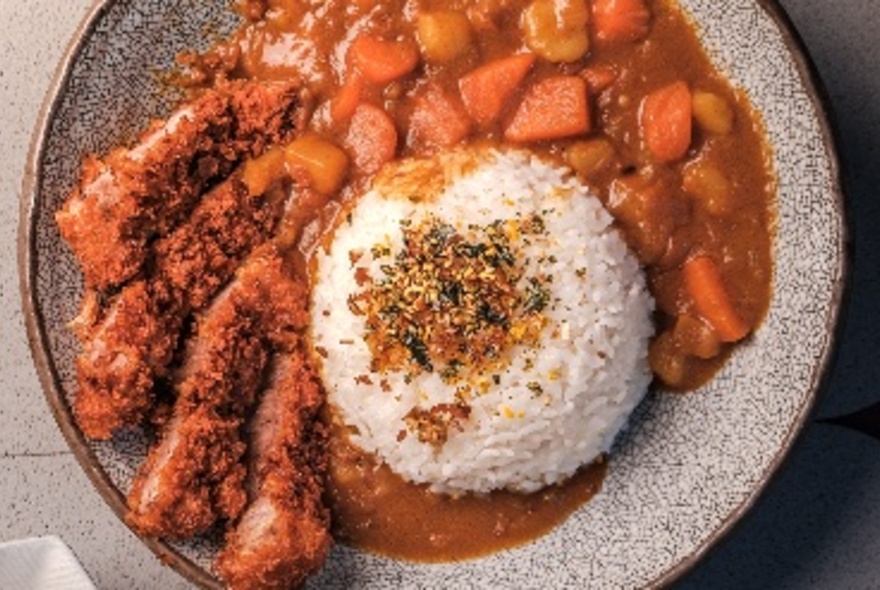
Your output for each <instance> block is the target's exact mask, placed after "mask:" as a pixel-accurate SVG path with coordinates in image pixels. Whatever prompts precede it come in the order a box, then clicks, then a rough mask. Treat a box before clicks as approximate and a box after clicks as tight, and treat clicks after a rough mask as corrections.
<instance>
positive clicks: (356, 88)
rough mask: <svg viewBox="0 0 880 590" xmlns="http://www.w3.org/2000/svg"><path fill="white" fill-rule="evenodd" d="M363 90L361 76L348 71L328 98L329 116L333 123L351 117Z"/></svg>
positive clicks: (341, 121)
mask: <svg viewBox="0 0 880 590" xmlns="http://www.w3.org/2000/svg"><path fill="white" fill-rule="evenodd" d="M363 91H364V79H363V76H362V75H361V74H360V73H359V72H356V71H354V72H350V73H349V75H348V76H346V78H345V82H343V84H342V86H341V87H340V88H339V90H338V91H337V93H336V95H335V96H334V97H333V98H332V99H331V100H330V118H331V119H333V122H334V123H337V124H338V123H343V122H345V121H348V120H349V119H351V116H352V115H353V114H354V111H355V109H356V108H357V106H358V105H359V104H360V102H361V95H362V94H363Z"/></svg>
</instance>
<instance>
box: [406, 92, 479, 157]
mask: <svg viewBox="0 0 880 590" xmlns="http://www.w3.org/2000/svg"><path fill="white" fill-rule="evenodd" d="M457 99H458V97H452V96H449V95H447V94H446V93H444V92H443V91H442V90H440V89H439V88H434V87H431V88H429V89H428V90H427V91H426V92H424V93H422V94H420V95H418V96H417V97H416V98H415V99H414V107H413V112H412V116H411V117H410V120H409V137H408V139H409V143H410V144H411V145H412V144H419V145H427V146H430V147H450V146H453V145H455V144H457V143H458V142H460V141H461V140H462V139H464V138H465V137H467V135H468V134H469V133H470V131H471V121H470V119H469V118H468V116H467V113H465V112H464V109H463V108H462V106H461V103H459V102H458V100H457Z"/></svg>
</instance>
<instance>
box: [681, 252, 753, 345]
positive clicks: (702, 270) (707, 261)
mask: <svg viewBox="0 0 880 590" xmlns="http://www.w3.org/2000/svg"><path fill="white" fill-rule="evenodd" d="M684 283H685V288H686V289H687V292H688V293H689V294H690V296H691V297H692V298H693V300H694V306H695V307H696V309H697V312H699V314H700V315H701V316H702V317H703V319H705V320H706V321H707V322H708V323H709V324H710V325H711V326H712V327H713V328H715V331H716V332H718V337H719V338H720V339H721V341H722V342H736V341H737V340H741V339H743V338H744V337H745V336H746V334H748V333H749V331H750V328H749V325H748V324H746V322H745V321H744V320H743V319H742V317H740V315H739V314H738V313H737V312H736V309H734V307H733V303H732V302H731V300H730V295H729V294H728V292H727V289H726V288H725V286H724V282H723V280H722V278H721V272H720V271H719V270H718V267H717V266H716V265H715V262H714V261H713V260H712V259H711V258H709V257H708V256H696V257H694V258H691V259H690V260H688V261H687V262H685V264H684Z"/></svg>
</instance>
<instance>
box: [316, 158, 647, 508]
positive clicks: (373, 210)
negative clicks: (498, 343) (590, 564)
mask: <svg viewBox="0 0 880 590" xmlns="http://www.w3.org/2000/svg"><path fill="white" fill-rule="evenodd" d="M391 166H392V168H390V169H388V170H386V171H384V173H383V174H380V176H379V178H377V180H376V181H375V183H374V185H373V188H372V189H371V190H369V191H368V192H366V193H365V194H363V195H362V196H361V197H360V198H359V199H358V201H357V202H356V203H355V204H354V206H353V207H352V209H351V211H350V213H349V214H348V215H347V217H346V220H344V221H342V222H341V223H340V224H339V226H338V227H337V229H336V230H335V233H334V235H333V237H332V240H331V241H330V242H329V244H328V245H326V246H325V247H323V248H321V249H320V250H319V252H318V253H317V254H316V272H315V275H314V278H315V280H314V283H313V293H312V303H311V326H312V327H311V339H312V345H313V348H314V350H315V351H316V353H315V358H316V361H317V364H318V366H319V371H320V376H321V378H322V380H323V383H324V386H325V387H326V390H327V393H328V399H329V402H330V403H331V404H332V406H333V407H334V408H335V409H336V411H337V415H338V416H339V417H340V418H341V420H342V421H344V422H345V423H346V425H347V426H349V427H350V430H351V431H352V433H353V434H352V436H351V440H352V442H353V443H355V444H356V445H358V446H359V447H361V448H363V449H364V450H366V451H368V452H370V453H373V454H375V455H376V456H378V457H379V458H380V459H381V460H383V461H384V462H386V463H387V464H388V465H389V466H390V467H391V469H392V470H394V471H395V472H396V473H397V474H399V475H400V476H402V477H404V478H405V479H407V480H409V481H412V482H416V483H427V484H430V489H431V490H432V491H435V492H442V493H449V494H459V493H462V492H489V491H491V490H495V489H501V488H505V489H509V490H515V491H521V492H532V491H535V490H538V489H540V488H541V487H544V486H546V485H549V484H554V483H558V482H561V481H563V480H565V479H566V478H568V477H569V476H571V475H573V474H574V473H575V471H577V469H578V468H579V467H581V466H583V465H585V464H588V463H590V462H592V461H594V460H595V459H596V458H597V457H599V456H600V455H601V454H603V453H606V452H607V451H608V450H609V449H610V447H611V445H612V443H613V441H614V438H615V436H616V435H617V433H618V432H619V431H620V429H621V428H622V427H623V426H624V425H625V423H626V420H627V417H628V416H629V414H630V412H631V411H632V410H633V409H634V408H635V406H636V405H637V404H638V403H639V401H640V400H641V399H642V397H643V396H644V394H645V392H646V390H647V387H648V384H649V382H650V379H651V373H650V370H649V368H648V363H647V349H648V340H649V338H650V336H651V334H652V331H653V328H652V323H651V317H650V316H651V312H652V309H653V300H652V299H651V297H650V295H649V294H648V292H647V290H646V287H645V279H644V275H643V273H642V270H641V269H640V267H639V265H638V263H637V261H636V259H635V258H634V256H633V255H632V254H631V253H630V252H629V250H628V249H627V247H626V245H625V244H624V242H623V240H622V238H621V237H620V236H619V235H618V233H617V231H616V230H614V229H613V228H612V226H611V224H612V219H611V216H610V215H609V214H608V213H607V212H606V211H605V209H604V208H603V207H602V204H601V203H600V201H599V200H598V199H597V198H596V197H595V196H593V195H592V194H591V193H590V192H589V190H588V189H587V188H586V187H585V186H583V185H582V184H581V183H579V182H578V181H577V180H576V179H574V178H573V177H572V175H571V174H570V172H569V171H568V170H567V169H563V168H558V167H554V166H553V165H551V164H549V163H547V162H545V161H543V160H541V159H539V158H538V157H536V156H534V155H531V154H529V153H526V152H522V151H505V152H500V151H496V150H491V149H483V150H472V151H458V152H453V153H449V154H444V155H438V156H435V158H433V159H431V160H421V161H413V160H411V161H404V162H401V163H397V164H392V165H391ZM412 195H422V196H425V195H430V197H431V198H422V199H419V200H417V199H412V198H410V197H412ZM414 201H418V202H414ZM532 214H539V215H541V216H542V218H543V220H544V224H545V227H546V230H547V235H542V236H539V237H537V238H534V239H531V240H528V242H529V244H523V245H522V250H521V254H522V255H524V258H522V260H525V262H523V264H525V267H526V273H525V276H524V277H523V280H525V278H526V276H529V275H530V273H537V272H541V273H545V274H551V275H552V276H553V281H552V283H551V284H550V288H551V298H550V300H551V304H550V305H549V306H548V307H547V308H546V309H545V311H544V313H545V314H546V316H547V318H548V320H549V322H548V323H547V325H546V326H545V327H544V328H543V330H542V332H541V336H540V344H539V346H538V347H537V348H536V347H528V346H523V345H515V346H513V347H512V348H510V349H509V350H508V351H507V354H508V355H509V357H510V358H509V359H507V361H508V362H509V364H508V365H507V366H506V368H505V369H504V370H503V371H502V372H501V374H500V376H499V377H500V379H498V380H497V383H496V382H494V380H493V382H491V383H490V384H489V386H488V388H487V389H484V393H481V394H480V395H478V396H475V397H474V399H472V400H471V401H470V406H471V413H470V416H469V417H468V419H467V420H466V421H465V422H464V423H463V424H462V425H461V427H460V428H451V429H450V431H449V438H448V440H447V441H446V442H445V444H443V445H442V446H436V445H431V444H427V443H424V442H420V441H419V439H418V437H417V436H414V435H412V434H410V435H408V436H406V437H403V439H402V440H401V438H402V437H401V436H400V433H401V431H402V430H403V429H405V428H406V425H405V416H407V414H408V413H409V412H410V411H411V410H412V409H413V408H414V407H418V408H424V409H428V408H431V407H432V406H435V405H437V404H450V403H455V389H456V387H455V385H450V384H447V383H444V381H443V380H442V379H441V378H440V376H439V375H438V374H437V371H434V372H430V373H428V372H421V373H419V374H417V375H415V376H414V377H412V376H410V377H409V378H407V376H406V375H405V373H404V372H387V373H386V374H382V375H377V374H375V373H372V372H371V370H370V367H371V352H370V349H369V348H368V346H367V344H366V342H365V340H364V335H365V330H366V324H365V319H364V317H362V316H358V315H355V314H354V313H353V312H352V311H351V310H350V309H349V305H348V300H349V296H351V295H353V294H355V293H358V292H360V291H362V290H363V287H362V286H359V285H358V282H357V281H356V279H355V276H354V275H355V272H354V270H353V267H354V266H355V263H354V262H353V261H352V259H351V258H350V252H356V251H364V250H366V253H365V254H364V255H363V257H362V258H361V259H359V260H358V261H357V265H358V266H365V267H367V268H368V270H369V273H370V275H371V276H373V277H377V276H381V270H380V268H379V267H380V266H381V264H382V263H385V264H387V258H385V259H383V260H374V259H373V257H372V254H371V253H370V248H371V247H372V246H374V245H376V244H389V243H390V244H391V246H392V251H393V252H397V251H398V250H399V249H400V248H401V245H402V239H401V235H402V232H401V220H405V219H411V220H413V223H418V220H421V219H424V218H425V217H426V216H427V215H432V216H434V217H435V218H440V219H442V220H444V221H445V222H447V223H449V224H451V225H453V226H455V227H457V228H459V231H460V232H462V233H464V234H466V233H467V227H468V225H469V224H479V225H488V224H491V223H492V222H493V221H496V220H498V219H504V220H509V219H514V218H515V217H517V216H518V218H520V219H521V218H523V217H525V216H528V215H532ZM539 259H540V260H541V262H538V261H539ZM363 375H368V376H369V377H370V379H369V380H365V379H363V377H362V376H363ZM382 380H384V387H382V386H380V381H382ZM365 381H369V383H366V382H365ZM407 381H409V383H407ZM535 384H537V385H538V387H536V386H535ZM388 385H390V388H389V387H388ZM536 391H540V395H536Z"/></svg>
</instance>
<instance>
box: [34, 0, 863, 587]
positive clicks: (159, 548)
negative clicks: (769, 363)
mask: <svg viewBox="0 0 880 590" xmlns="http://www.w3.org/2000/svg"><path fill="white" fill-rule="evenodd" d="M115 2H116V0H94V2H93V4H92V6H91V7H90V8H89V10H88V12H87V14H86V16H85V17H84V19H83V20H82V22H81V23H80V25H79V27H78V29H77V30H76V32H75V33H74V35H73V37H72V39H71V41H70V43H69V45H68V47H67V49H66V50H65V52H64V56H63V58H62V59H61V61H60V62H59V64H58V66H57V67H56V70H55V73H54V75H53V78H52V82H51V84H50V86H49V89H48V91H47V93H46V97H45V99H44V101H43V105H42V107H41V109H40V112H39V115H38V117H37V123H36V126H35V127H34V131H33V133H32V136H31V144H30V148H29V151H28V156H27V160H26V167H25V172H24V178H23V182H22V194H21V199H20V208H19V209H20V210H19V227H18V236H17V242H18V270H19V287H20V292H21V299H22V307H23V312H24V320H25V326H26V329H27V336H28V342H29V345H30V349H31V355H32V357H33V361H34V365H35V367H36V369H37V374H38V376H39V379H40V383H41V385H42V388H43V392H44V394H45V396H46V400H47V402H48V403H49V406H50V408H51V410H52V414H53V416H54V417H55V421H56V422H57V424H58V427H59V428H60V430H61V432H62V434H63V435H64V438H65V439H66V441H67V443H68V445H69V446H70V448H71V450H72V451H73V453H74V456H75V457H76V459H77V461H78V462H79V464H80V466H81V467H82V468H83V470H84V471H85V472H86V475H87V476H88V477H89V479H90V480H91V482H92V484H93V485H94V486H95V488H96V489H97V490H98V493H99V494H100V495H101V497H102V498H103V499H104V501H105V502H106V503H107V505H108V506H109V507H110V508H111V509H112V510H113V512H114V513H115V514H116V516H117V517H118V518H119V519H120V520H121V521H122V522H123V523H125V513H126V505H125V499H124V498H123V496H122V494H121V493H120V492H119V490H118V489H117V488H116V486H115V485H114V484H113V482H112V481H111V480H110V478H109V476H108V475H107V474H106V472H105V471H104V470H103V469H101V468H100V466H99V463H98V461H97V457H96V456H95V454H94V453H93V451H92V450H91V448H90V447H89V445H88V443H87V441H86V439H85V437H84V436H83V434H82V432H81V431H80V430H79V427H78V426H76V424H75V423H74V421H73V418H72V416H73V414H72V411H71V408H70V406H69V404H68V403H67V399H66V397H65V395H64V394H63V392H62V390H61V385H60V379H59V377H58V372H57V370H56V368H55V364H54V361H53V359H52V358H51V356H50V355H49V354H48V350H49V346H48V342H47V335H46V332H45V326H44V323H43V317H42V314H41V313H40V311H39V307H38V305H37V301H36V293H35V291H34V289H33V286H34V283H35V267H34V266H33V262H34V260H35V259H36V243H35V233H36V232H35V225H36V216H35V209H36V199H37V196H38V195H39V189H40V185H41V182H40V172H41V169H42V160H43V156H44V153H45V141H44V140H45V137H46V133H47V131H48V129H49V127H50V125H51V122H52V120H53V119H54V116H55V114H56V110H57V97H58V96H59V95H60V93H61V92H62V91H63V89H64V88H65V87H66V86H67V83H68V80H69V77H70V73H71V70H72V67H73V64H74V63H75V61H76V59H77V57H78V56H79V54H80V52H81V51H82V49H83V47H84V46H85V44H86V41H87V40H88V38H89V37H90V35H91V34H92V32H93V31H94V29H95V27H96V26H97V23H98V22H99V21H100V19H101V17H102V16H104V14H105V13H106V12H107V11H108V10H109V8H110V7H111V6H112V5H113V4H114V3H115ZM757 2H758V4H759V5H760V6H761V8H763V9H764V10H765V12H766V13H767V14H768V15H769V16H770V17H771V18H772V19H773V21H774V23H775V24H776V26H777V29H778V30H779V32H780V34H781V35H782V38H783V41H784V42H785V44H786V46H787V47H788V49H789V50H790V54H791V56H792V58H793V59H794V61H795V64H796V66H797V69H798V72H799V74H800V76H801V81H802V83H803V85H804V87H805V89H806V91H807V93H808V95H809V96H810V98H811V100H812V103H813V106H814V109H815V112H816V116H817V118H818V121H819V126H820V129H821V131H822V136H823V143H824V147H825V151H826V154H827V157H828V162H829V165H830V167H831V176H832V183H833V194H834V197H835V204H836V208H837V210H838V212H839V213H840V216H841V219H843V224H842V226H841V240H840V244H839V248H840V250H839V254H840V258H839V259H840V261H841V264H840V266H839V267H838V269H837V276H836V279H835V282H834V288H833V292H832V305H831V308H830V310H829V313H828V316H827V318H826V326H827V328H828V333H829V335H830V340H829V342H828V346H827V347H826V349H825V351H824V354H823V357H822V359H821V361H820V362H819V363H818V364H817V366H816V367H815V368H814V370H813V374H812V376H811V382H812V384H813V391H814V394H813V395H812V396H811V397H810V399H809V400H807V402H806V403H805V404H804V405H803V406H802V408H801V413H800V416H799V417H798V419H797V421H796V422H795V423H794V424H793V425H792V427H791V428H790V430H789V432H788V433H787V434H786V437H785V440H784V443H783V445H782V447H781V448H780V450H779V452H778V453H777V454H776V455H775V457H774V458H773V460H772V461H771V463H770V464H769V465H768V467H767V468H766V469H765V471H764V473H763V474H762V477H761V481H760V483H759V485H758V486H756V487H755V488H753V490H752V492H751V493H750V494H749V496H748V497H747V498H746V499H745V500H744V501H743V502H742V503H741V504H740V505H739V506H738V507H737V508H736V509H735V510H734V511H733V512H731V513H730V514H729V515H728V516H727V518H725V520H724V521H723V522H722V523H721V525H719V527H718V528H717V529H715V531H713V532H712V533H711V534H710V535H709V537H708V538H707V539H706V541H705V542H704V543H703V545H702V546H701V547H699V548H698V549H697V550H696V551H695V552H693V553H692V554H691V555H689V556H687V557H686V558H684V559H683V560H682V561H680V562H679V563H678V564H677V565H675V566H674V567H673V568H671V569H669V570H667V571H666V572H664V573H663V574H661V575H660V576H659V577H658V578H657V579H655V580H654V581H653V582H651V583H650V584H649V587H651V588H665V587H668V586H670V585H672V584H673V583H675V582H676V581H679V580H680V579H681V578H682V577H683V576H685V574H687V573H689V572H690V571H691V570H692V569H693V568H694V566H695V565H696V564H697V563H698V562H700V561H701V560H703V559H704V558H705V557H706V556H707V555H708V554H709V553H710V552H712V551H714V550H715V549H717V547H719V546H720V545H721V544H722V541H724V540H726V539H727V538H728V537H729V535H730V533H731V532H732V531H733V530H734V529H735V528H736V526H737V525H738V524H739V523H740V522H741V521H742V519H743V517H744V516H746V514H747V513H748V512H750V511H751V510H752V509H753V508H754V507H755V506H756V505H757V503H758V500H759V499H760V498H761V497H762V496H763V495H764V492H765V491H766V490H767V488H768V487H769V486H770V484H771V483H772V481H774V479H775V476H776V474H777V473H778V472H779V468H780V467H781V466H782V464H783V463H784V462H785V460H786V459H787V458H788V457H790V456H791V451H792V450H793V448H794V447H795V446H796V444H797V443H798V442H799V440H800V438H801V437H800V434H801V433H802V432H803V430H804V427H805V426H806V425H807V424H808V423H809V421H810V420H811V418H812V417H813V415H814V414H815V410H816V406H817V402H818V400H819V398H820V397H821V396H822V395H824V394H825V393H826V392H827V389H828V384H829V381H830V378H831V372H832V368H833V367H834V365H835V362H836V359H837V356H838V352H839V348H840V340H841V337H842V334H843V330H844V325H845V321H844V319H845V317H846V313H845V311H846V309H847V307H848V299H849V297H848V293H849V282H850V269H851V265H852V242H851V238H850V233H849V227H850V224H849V223H848V217H849V212H848V209H847V206H846V199H845V198H844V193H845V191H844V189H843V179H842V175H841V158H840V152H839V150H838V148H837V145H838V144H839V142H838V139H837V131H836V129H835V127H834V125H833V124H832V120H833V119H834V118H835V117H834V113H833V110H832V108H831V103H830V101H829V99H828V94H827V90H826V88H825V86H824V84H823V82H822V80H821V77H820V76H819V74H818V71H817V69H816V67H815V64H814V63H813V61H812V59H811V57H810V55H809V53H808V51H807V49H806V46H805V44H804V41H803V39H802V38H801V36H800V34H799V33H798V32H797V29H796V28H795V26H794V24H793V23H792V21H791V19H790V17H789V16H788V14H787V13H786V11H785V9H784V8H783V7H782V5H781V4H779V2H778V0H757ZM126 526H128V524H127V523H126ZM129 529H130V530H131V531H132V532H133V533H134V534H135V535H137V536H138V538H139V539H141V540H142V541H143V542H144V544H146V545H147V546H148V547H149V548H150V550H152V551H153V553H154V554H155V555H156V556H157V557H158V558H159V560H160V561H161V562H162V563H163V564H166V565H168V566H169V567H171V568H172V569H174V570H175V571H177V572H178V573H180V574H181V575H183V576H184V577H186V578H187V579H188V580H190V581H192V582H194V583H196V584H198V585H199V586H200V587H202V588H208V589H212V590H214V589H220V588H222V586H221V585H220V583H219V581H218V580H217V579H216V578H215V577H213V576H211V575H210V574H208V573H207V572H206V571H205V570H204V569H203V568H202V567H201V566H199V565H197V564H195V563H194V562H193V561H191V560H190V559H188V558H187V557H185V556H184V555H183V554H181V553H180V552H179V551H177V550H175V549H174V548H173V547H171V546H170V545H169V544H168V543H166V542H164V541H161V540H157V539H152V538H148V537H144V536H141V535H140V534H139V533H138V532H137V531H135V530H134V529H132V528H131V527H129Z"/></svg>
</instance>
